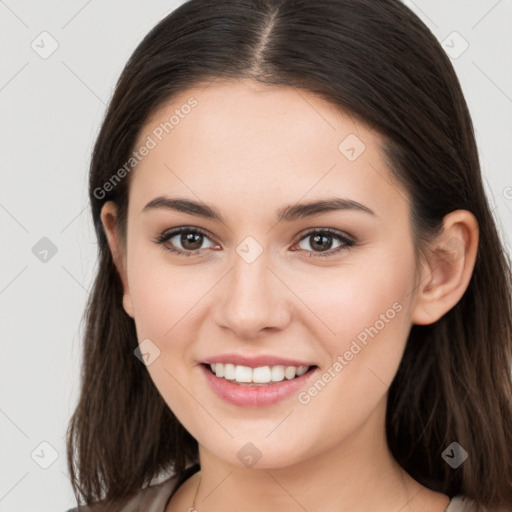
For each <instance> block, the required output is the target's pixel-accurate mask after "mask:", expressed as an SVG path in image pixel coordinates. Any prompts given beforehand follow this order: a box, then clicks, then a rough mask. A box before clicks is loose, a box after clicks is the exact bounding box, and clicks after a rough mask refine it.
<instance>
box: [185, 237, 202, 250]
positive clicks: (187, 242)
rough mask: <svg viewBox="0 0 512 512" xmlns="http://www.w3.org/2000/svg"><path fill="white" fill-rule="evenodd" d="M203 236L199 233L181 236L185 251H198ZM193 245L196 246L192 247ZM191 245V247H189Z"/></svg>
mask: <svg viewBox="0 0 512 512" xmlns="http://www.w3.org/2000/svg"><path fill="white" fill-rule="evenodd" d="M202 238H203V235H201V234H200V233H184V234H182V235H181V243H182V245H183V247H185V249H190V250H191V251H193V250H195V249H199V248H200V247H201V245H202V242H203V240H202ZM194 243H195V244H196V246H194ZM191 245H192V246H191Z"/></svg>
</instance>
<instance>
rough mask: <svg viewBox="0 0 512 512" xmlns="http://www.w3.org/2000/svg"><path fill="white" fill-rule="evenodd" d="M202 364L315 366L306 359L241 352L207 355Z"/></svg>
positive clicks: (250, 366)
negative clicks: (252, 354) (245, 354)
mask: <svg viewBox="0 0 512 512" xmlns="http://www.w3.org/2000/svg"><path fill="white" fill-rule="evenodd" d="M201 362H202V363H204V364H212V363H222V364H228V363H231V364H234V365H238V366H248V367H249V368H257V367H258V366H277V365H282V366H297V367H298V366H316V365H315V363H312V362H307V361H299V360H297V359H288V358H286V357H277V356H272V355H264V354H262V355H259V356H244V355H241V354H221V355H218V356H213V357H209V358H208V359H205V360H204V361H201Z"/></svg>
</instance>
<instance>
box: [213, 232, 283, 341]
mask: <svg viewBox="0 0 512 512" xmlns="http://www.w3.org/2000/svg"><path fill="white" fill-rule="evenodd" d="M269 256H270V255H269V253H268V252H267V251H264V250H263V247H262V246H261V245H260V244H259V243H258V242H256V240H255V239H252V237H247V238H246V239H245V240H244V241H243V242H241V243H240V244H239V245H238V247H237V248H236V253H234V254H233V268H232V271H231V272H230V273H229V275H228V276H226V277H227V279H226V280H225V283H224V286H223V288H222V297H221V298H220V299H219V303H218V312H217V313H218V315H217V322H218V324H219V325H221V326H224V327H228V328H230V329H231V330H233V331H235V332H236V333H237V335H238V336H239V337H248V338H250V337H254V336H256V335H257V334H258V333H259V332H260V331H261V330H263V329H265V328H283V327H284V326H285V325H286V322H287V321H288V303H287V299H286V294H285V287H284V286H283V285H282V283H279V282H278V281H279V280H278V279H277V278H276V277H275V276H274V274H273V272H272V271H271V270H270V268H269V267H270V266H271V262H270V257H269Z"/></svg>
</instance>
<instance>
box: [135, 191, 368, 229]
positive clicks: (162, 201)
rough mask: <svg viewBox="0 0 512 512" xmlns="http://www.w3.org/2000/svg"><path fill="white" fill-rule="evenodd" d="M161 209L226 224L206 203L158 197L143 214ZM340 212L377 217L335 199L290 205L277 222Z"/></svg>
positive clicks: (353, 204)
mask: <svg viewBox="0 0 512 512" xmlns="http://www.w3.org/2000/svg"><path fill="white" fill-rule="evenodd" d="M160 208H165V209H169V210H174V211H177V212H182V213H188V214H189V215H196V216H198V217H204V218H205V219H210V220H216V221H218V222H221V223H223V224H226V220H225V219H224V217H223V216H222V214H221V213H220V212H219V211H218V210H216V209H215V208H211V207H210V206H208V205H206V204H204V203H199V202H196V201H192V200H190V199H181V198H171V197H165V196H158V197H155V198H154V199H152V200H151V201H149V203H148V204H146V206H144V208H143V209H142V210H141V213H144V212H148V211H151V210H155V209H160ZM338 210H351V211H357V212H363V213H367V214H370V215H375V216H377V214H376V213H375V212H374V211H373V210H372V209H371V208H368V206H365V205H363V204H361V203H358V202H357V201H352V200H350V199H342V198H338V197H334V198H327V199H323V200H317V201H310V202H307V203H300V204H294V205H289V206H286V207H284V208H281V209H280V210H278V212H277V221H278V222H293V221H296V220H300V219H305V218H307V217H312V216H314V215H320V214H322V213H328V212H332V211H338Z"/></svg>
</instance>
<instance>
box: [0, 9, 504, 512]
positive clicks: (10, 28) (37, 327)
mask: <svg viewBox="0 0 512 512" xmlns="http://www.w3.org/2000/svg"><path fill="white" fill-rule="evenodd" d="M181 3H182V2H181V1H174V2H164V1H157V0H152V1H145V2H142V1H140V2H136V1H134V0H130V1H125V2H122V3H121V2H114V1H113V0H108V1H101V2H100V1H98V0H89V1H84V0H72V1H67V2H57V1H47V2H36V1H34V0H32V1H21V0H18V1H17V0H6V1H1V0H0V22H1V25H2V26H1V29H0V38H1V45H0V48H1V50H0V51H1V52H2V65H1V67H0V109H1V112H0V116H1V120H2V123H1V125H0V130H1V137H0V140H1V152H0V154H1V158H2V167H1V172H2V175H1V179H2V186H1V188H0V222H1V226H2V229H1V237H2V240H1V243H2V246H1V247H2V251H1V256H0V257H1V260H0V269H1V274H0V301H1V310H0V315H1V318H0V326H1V329H2V355H1V358H0V365H1V367H0V378H1V388H0V389H1V395H0V428H1V431H0V432H1V442H2V446H1V453H2V464H1V466H0V511H1V512H7V511H9V512H17V511H27V510H31V511H48V512H50V511H51V512H59V511H64V510H67V508H69V507H71V506H73V505H74V501H73V496H72V492H71V487H70V484H69V480H68V472H67V466H66V457H65V444H64V436H65V430H66V427H67V422H68V419H69V417H70V415H71V413H72V410H73V407H74V404H75V402H76V399H77V395H78V384H79V379H78V377H79V362H80V351H79V348H80V347H79V340H80V337H81V334H82V329H81V323H80V322H81V316H82V312H83V309H84V305H85V300H86V297H87V291H88V289H89V288H90V286H91V282H92V277H93V275H94V271H95V264H96V241H95V237H94V233H93V229H92V223H91V221H90V218H89V211H88V204H87V166H88V163H89V158H90V152H91V148H92V145H93V142H94V138H95V135H96V134H97V132H98V130H99V126H100V123H101V120H102V116H103V114H104V111H105V106H106V104H107V103H108V100H109V98H110V96H111V94H112V91H113V86H114V84H115V81H116V79H117V77H118V75H119V73H120V72H121V69H122V67H123V66H124V64H125V62H126V60H127V59H128V57H129V56H130V54H131V53H132V51H133V50H134V49H135V47H136V45H137V44H138V43H139V42H140V40H141V39H142V37H143V36H144V35H145V34H146V33H147V32H148V31H149V30H150V29H151V28H152V27H153V26H154V25H155V24H156V23H157V21H159V20H160V19H161V18H162V17H163V16H165V15H166V14H167V13H169V12H170V11H172V10H174V9H175V8H176V7H177V6H178V5H180V4H181ZM406 3H407V4H408V5H409V6H410V7H411V8H412V9H413V10H414V11H415V12H416V13H417V14H418V15H419V16H420V17H421V18H422V19H423V21H424V22H425V23H426V24H427V26H428V27H429V28H430V29H431V30H432V32H433V33H434V34H435V35H436V37H437V38H438V40H439V41H445V43H444V46H445V49H446V50H447V52H451V53H452V55H453V59H452V62H453V63H454V66H455V69H456V71H457V74H458V76H459V78H460V80H461V83H462V87H463V89H464V92H465V95H466V99H467V101H468V104H469V108H470V110H471V114H472V116H473V121H474V124H475V128H476V134H477V142H478V146H479V150H480V155H481V162H482V167H483V173H484V178H485V185H486V188H487V191H488V194H489V198H490V202H491V205H492V207H493V209H494V214H495V216H496V219H497V222H498V225H499V229H500V231H501V233H502V236H503V237H504V239H505V243H506V245H507V248H508V251H509V254H510V238H511V233H512V169H511V153H512V121H511V115H512V65H511V64H512V31H511V30H510V27H511V26H512V1H511V0H470V1H469V0H455V1H450V2H446V1H445V0H414V2H413V1H408V2H406ZM454 31H455V32H457V33H458V35H457V34H455V35H454V34H453V32H454ZM42 32H47V33H48V34H49V35H40V34H41V33H42ZM464 41H467V43H468V44H469V47H468V48H467V50H466V51H464V52H463V53H461V52H462V50H464V48H465V43H464ZM56 44H58V47H57V49H56V50H55V51H54V52H53V53H52V54H51V55H48V54H49V53H50V52H51V50H52V49H53V48H52V45H53V46H55V45H56ZM459 54H460V55H459ZM44 237H46V238H47V239H49V241H51V242H48V240H43V241H41V239H42V238H44ZM34 246H35V249H33V248H34ZM52 248H53V249H52ZM45 250H48V252H47V253H45V252H44V251H45ZM55 250H56V251H57V252H56V253H55V254H54V252H55ZM52 251H53V252H52ZM41 443H44V444H41ZM46 466H47V467H46Z"/></svg>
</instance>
